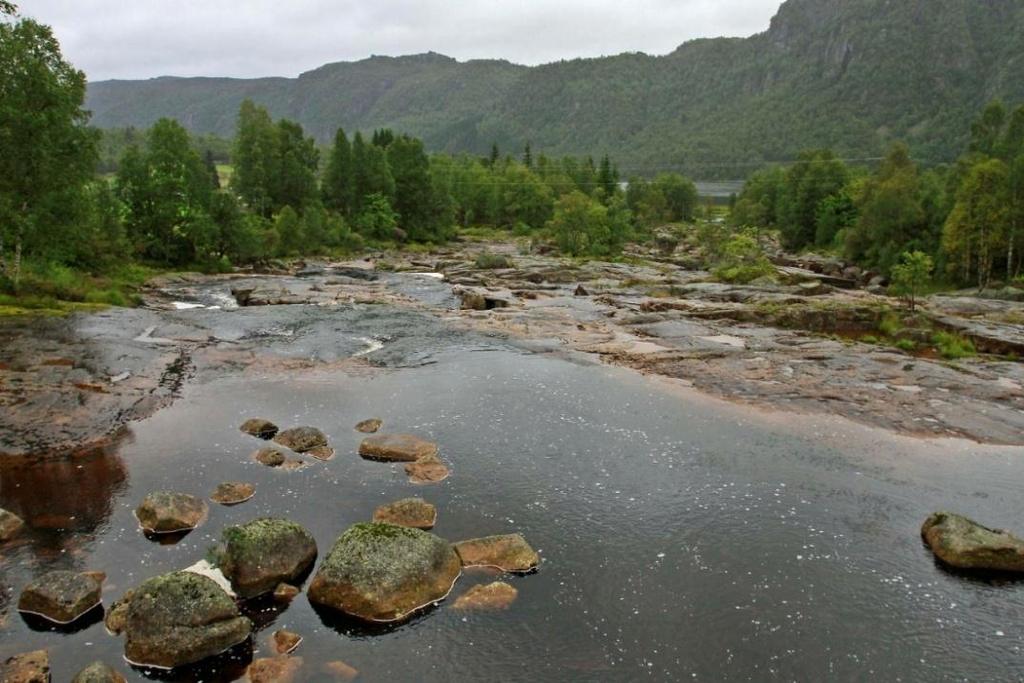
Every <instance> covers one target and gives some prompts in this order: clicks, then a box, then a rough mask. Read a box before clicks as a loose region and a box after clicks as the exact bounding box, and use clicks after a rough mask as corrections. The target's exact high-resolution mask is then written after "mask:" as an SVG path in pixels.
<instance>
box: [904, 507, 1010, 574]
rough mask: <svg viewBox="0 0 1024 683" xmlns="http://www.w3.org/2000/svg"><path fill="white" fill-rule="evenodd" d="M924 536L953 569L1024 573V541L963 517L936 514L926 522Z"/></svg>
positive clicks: (936, 552) (940, 557) (923, 529)
mask: <svg viewBox="0 0 1024 683" xmlns="http://www.w3.org/2000/svg"><path fill="white" fill-rule="evenodd" d="M921 536H922V537H923V538H924V540H925V542H926V543H927V544H928V546H929V547H930V548H931V549H932V552H933V553H935V555H936V556H937V557H938V558H939V559H940V560H942V561H943V562H945V563H946V564H948V565H950V566H952V567H957V568H959V569H985V570H994V571H1004V572H1024V540H1021V539H1019V538H1017V537H1016V536H1013V535H1011V534H1009V533H1007V532H1006V531H1002V530H1000V529H989V528H988V527H984V526H982V525H980V524H978V523H977V522H975V521H973V520H970V519H967V518H966V517H963V516H961V515H956V514H953V513H950V512H936V513H935V514H933V515H931V516H930V517H929V518H928V519H927V520H925V523H924V525H923V526H922V527H921Z"/></svg>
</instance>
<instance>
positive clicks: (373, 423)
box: [356, 417, 384, 434]
mask: <svg viewBox="0 0 1024 683" xmlns="http://www.w3.org/2000/svg"><path fill="white" fill-rule="evenodd" d="M383 424H384V421H383V420H380V419H379V418H376V417H374V418H371V419H369V420H363V421H362V422H360V423H359V424H357V425H356V431H357V432H362V433H363V434H376V433H377V432H378V431H380V428H381V426H383Z"/></svg>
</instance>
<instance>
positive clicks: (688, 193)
mask: <svg viewBox="0 0 1024 683" xmlns="http://www.w3.org/2000/svg"><path fill="white" fill-rule="evenodd" d="M654 187H655V188H657V190H658V191H659V192H661V194H662V196H663V197H664V198H665V204H666V206H667V207H668V213H669V220H670V221H673V222H678V221H692V220H693V214H694V211H695V210H696V208H697V204H698V202H699V201H700V197H699V195H698V194H697V186H696V185H694V184H693V181H692V180H690V179H689V178H684V177H683V176H681V175H679V174H678V173H661V174H659V175H658V176H656V177H655V178H654Z"/></svg>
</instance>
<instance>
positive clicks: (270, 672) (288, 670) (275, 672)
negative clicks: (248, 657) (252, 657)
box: [245, 655, 303, 683]
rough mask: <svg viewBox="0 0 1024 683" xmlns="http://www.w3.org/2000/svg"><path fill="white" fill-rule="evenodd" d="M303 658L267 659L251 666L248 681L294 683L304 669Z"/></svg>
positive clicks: (257, 682) (251, 682) (247, 672)
mask: <svg viewBox="0 0 1024 683" xmlns="http://www.w3.org/2000/svg"><path fill="white" fill-rule="evenodd" d="M302 665H303V661H302V657H287V656H284V655H282V656H279V657H267V658H264V659H257V660H256V661H254V662H253V663H252V664H250V665H249V669H248V671H246V676H245V677H246V680H247V681H248V682H249V683H293V682H294V681H296V680H297V677H298V675H299V671H300V670H301V669H302Z"/></svg>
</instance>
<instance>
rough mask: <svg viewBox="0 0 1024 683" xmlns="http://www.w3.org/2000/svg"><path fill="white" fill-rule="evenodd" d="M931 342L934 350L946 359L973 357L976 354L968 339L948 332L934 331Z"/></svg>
mask: <svg viewBox="0 0 1024 683" xmlns="http://www.w3.org/2000/svg"><path fill="white" fill-rule="evenodd" d="M932 343H933V344H935V350H936V351H938V352H939V355H940V356H942V357H943V358H945V359H946V360H959V359H961V358H973V357H974V356H976V355H977V354H978V352H977V351H976V350H975V348H974V344H973V343H972V342H971V340H970V339H964V338H963V337H961V336H960V335H958V334H952V333H950V332H936V333H935V336H933V337H932Z"/></svg>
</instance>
